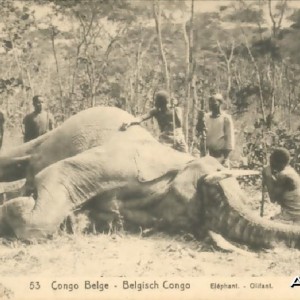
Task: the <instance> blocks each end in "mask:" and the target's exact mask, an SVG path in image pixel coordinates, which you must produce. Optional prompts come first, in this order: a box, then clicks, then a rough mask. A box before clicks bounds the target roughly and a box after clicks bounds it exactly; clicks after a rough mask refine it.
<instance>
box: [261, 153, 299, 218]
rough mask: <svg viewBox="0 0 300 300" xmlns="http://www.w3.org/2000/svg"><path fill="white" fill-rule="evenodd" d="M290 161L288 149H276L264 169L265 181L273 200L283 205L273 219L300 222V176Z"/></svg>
mask: <svg viewBox="0 0 300 300" xmlns="http://www.w3.org/2000/svg"><path fill="white" fill-rule="evenodd" d="M289 162H290V153H289V151H288V150H287V149H285V148H277V149H275V150H274V151H273V152H272V154H271V156H270V164H269V165H268V166H266V167H265V168H264V169H263V182H264V184H265V185H266V186H267V189H268V193H269V197H270V200H271V202H273V203H278V204H279V205H280V206H281V212H280V213H279V214H277V215H275V216H274V217H272V219H273V220H284V221H293V222H296V223H300V176H299V175H298V173H297V172H296V171H295V170H294V169H293V168H292V167H291V166H290V164H289Z"/></svg>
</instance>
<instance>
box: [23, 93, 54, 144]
mask: <svg viewBox="0 0 300 300" xmlns="http://www.w3.org/2000/svg"><path fill="white" fill-rule="evenodd" d="M32 104H33V107H34V111H33V112H32V113H30V114H28V115H26V116H25V118H24V119H23V126H24V127H23V134H24V142H25V143H26V142H29V141H30V140H33V139H35V138H37V137H38V136H40V135H43V134H44V133H46V132H48V131H49V130H52V129H53V128H54V118H53V116H52V114H51V113H49V112H47V111H45V110H44V109H43V104H44V98H43V97H42V96H40V95H36V96H34V97H33V98H32Z"/></svg>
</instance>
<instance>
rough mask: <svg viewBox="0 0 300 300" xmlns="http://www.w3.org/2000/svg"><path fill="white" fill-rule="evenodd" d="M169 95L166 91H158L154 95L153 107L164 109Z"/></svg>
mask: <svg viewBox="0 0 300 300" xmlns="http://www.w3.org/2000/svg"><path fill="white" fill-rule="evenodd" d="M168 100H169V95H168V93H167V92H166V91H163V90H162V91H159V92H157V93H156V95H155V103H154V105H155V107H156V108H158V109H166V108H167V105H168Z"/></svg>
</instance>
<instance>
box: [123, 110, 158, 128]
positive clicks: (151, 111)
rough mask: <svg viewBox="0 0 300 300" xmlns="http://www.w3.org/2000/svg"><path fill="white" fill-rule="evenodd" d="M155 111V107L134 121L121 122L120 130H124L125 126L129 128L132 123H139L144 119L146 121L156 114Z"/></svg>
mask: <svg viewBox="0 0 300 300" xmlns="http://www.w3.org/2000/svg"><path fill="white" fill-rule="evenodd" d="M156 112H157V110H156V109H155V108H154V109H151V110H150V111H149V112H148V113H146V114H144V115H142V116H140V117H138V118H136V120H135V121H132V122H129V123H124V124H122V126H121V128H120V130H126V129H127V128H129V127H130V126H132V125H139V124H141V123H142V122H144V121H146V120H148V119H151V118H152V117H154V115H155V114H156Z"/></svg>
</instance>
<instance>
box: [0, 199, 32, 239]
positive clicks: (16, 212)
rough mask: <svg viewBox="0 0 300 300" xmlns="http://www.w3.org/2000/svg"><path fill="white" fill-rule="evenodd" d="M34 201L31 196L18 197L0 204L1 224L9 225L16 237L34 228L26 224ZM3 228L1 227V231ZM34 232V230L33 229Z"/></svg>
mask: <svg viewBox="0 0 300 300" xmlns="http://www.w3.org/2000/svg"><path fill="white" fill-rule="evenodd" d="M34 205H35V201H34V199H33V198H31V197H19V198H15V199H12V200H10V201H8V202H6V203H4V204H3V205H2V206H1V213H0V215H1V220H2V221H3V222H1V223H2V224H3V226H4V227H5V226H6V227H9V228H10V229H11V230H12V231H13V233H14V235H16V236H17V237H19V236H24V235H27V234H28V232H30V231H31V230H34V228H32V227H31V226H28V219H29V218H30V214H31V212H32V210H33V208H34ZM2 224H1V226H2ZM2 230H3V228H1V232H2ZM34 233H36V230H34Z"/></svg>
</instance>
